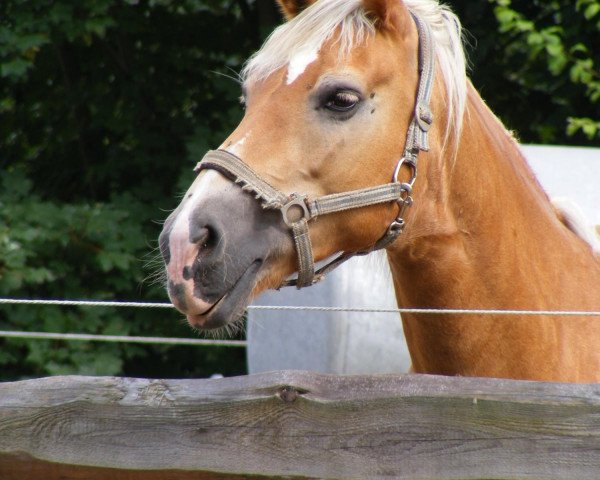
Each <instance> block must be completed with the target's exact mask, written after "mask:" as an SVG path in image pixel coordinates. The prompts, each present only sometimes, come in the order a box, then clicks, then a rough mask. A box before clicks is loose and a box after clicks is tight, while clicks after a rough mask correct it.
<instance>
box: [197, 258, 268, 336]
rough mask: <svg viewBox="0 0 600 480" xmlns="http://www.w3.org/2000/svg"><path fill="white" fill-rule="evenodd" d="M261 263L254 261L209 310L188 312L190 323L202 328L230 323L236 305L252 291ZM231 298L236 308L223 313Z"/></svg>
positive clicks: (217, 326) (235, 311)
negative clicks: (196, 312) (195, 312)
mask: <svg viewBox="0 0 600 480" xmlns="http://www.w3.org/2000/svg"><path fill="white" fill-rule="evenodd" d="M261 264H262V261H261V260H255V261H254V262H252V263H251V264H250V265H249V266H248V268H247V269H246V270H245V271H244V273H243V274H242V275H241V276H240V278H239V279H238V281H237V282H236V283H235V284H234V285H233V287H231V289H230V290H229V291H227V292H225V293H224V294H223V296H222V297H221V298H219V300H217V301H216V302H215V303H214V304H213V305H212V306H211V307H210V308H209V309H208V310H207V311H205V312H203V313H200V314H188V315H187V316H186V317H187V320H188V323H189V324H190V325H192V326H194V327H196V328H201V329H211V328H219V327H222V326H223V325H225V324H227V323H229V321H230V320H231V318H230V316H233V315H235V314H236V313H237V309H236V308H235V306H236V305H238V304H241V301H242V300H244V301H245V300H246V299H247V297H248V296H249V295H250V292H252V288H253V286H254V282H252V281H251V277H255V276H256V273H257V272H258V270H259V268H260V266H261ZM230 300H231V302H233V303H234V306H233V307H234V308H233V309H232V310H231V311H230V312H229V315H226V314H225V315H221V313H222V311H223V310H225V309H226V308H227V307H226V306H224V304H226V303H227V302H228V301H230ZM246 305H247V304H246ZM244 306H245V305H244Z"/></svg>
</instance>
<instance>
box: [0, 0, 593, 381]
mask: <svg viewBox="0 0 600 480" xmlns="http://www.w3.org/2000/svg"><path fill="white" fill-rule="evenodd" d="M446 3H448V4H449V5H451V6H452V7H453V8H454V10H455V11H456V13H457V14H458V15H459V17H460V19H461V20H462V22H463V25H464V27H465V29H466V31H467V33H466V41H467V51H468V55H469V59H470V72H469V75H470V77H471V79H472V81H473V83H474V84H475V86H476V87H477V88H478V89H479V91H480V92H481V94H482V96H483V97H484V99H486V101H487V102H488V104H489V105H490V107H491V108H492V109H493V110H494V112H495V113H496V114H497V115H498V116H499V117H500V118H501V119H502V120H503V122H504V123H505V124H506V125H507V127H508V128H509V129H511V130H514V131H515V132H516V135H517V137H518V138H519V139H520V140H521V141H522V142H526V143H537V144H561V145H580V146H599V145H600V108H599V105H600V49H598V46H599V45H600V0H576V1H572V0H571V1H567V0H557V1H531V0H515V1H510V0H480V1H477V2H473V1H472V0H471V1H459V0H455V1H448V2H446ZM280 22H281V17H280V15H279V12H278V9H277V8H276V6H275V5H274V3H272V1H271V0H139V1H137V0H77V1H75V0H2V2H0V297H2V298H53V299H97V300H138V301H153V302H156V301H161V302H164V301H168V299H167V296H166V293H165V292H164V289H163V286H162V284H161V280H160V276H159V275H157V272H160V270H161V264H160V262H159V260H158V253H157V251H156V247H157V237H158V234H159V233H160V229H161V222H162V221H163V220H164V219H165V218H166V216H167V215H168V213H169V211H170V210H172V209H173V208H175V207H176V205H177V204H178V203H179V199H180V197H181V195H182V194H183V193H184V191H185V190H186V188H187V187H188V186H189V184H190V183H191V181H192V179H193V176H194V175H193V173H192V168H193V167H194V165H195V164H196V162H197V161H198V160H200V159H201V157H202V155H203V154H204V152H205V151H206V150H208V149H209V148H214V147H215V146H218V145H219V144H220V143H221V141H222V140H223V139H224V137H225V136H226V134H227V132H229V131H230V130H231V129H232V128H233V127H234V126H235V125H236V124H237V122H238V121H239V120H240V118H241V116H242V109H241V107H240V105H239V101H238V97H239V95H240V88H239V85H238V84H237V81H236V76H237V72H239V71H240V69H241V67H242V65H243V62H244V61H245V59H246V58H247V57H248V56H249V55H250V54H251V53H252V52H253V51H255V50H256V49H258V48H259V47H260V45H261V43H262V41H263V40H264V39H265V38H266V36H267V35H268V33H269V32H270V31H271V30H272V29H273V28H274V26H276V25H277V24H278V23H280ZM0 330H11V331H47V332H78V333H92V334H114V335H151V336H168V337H177V336H180V337H194V338H196V337H197V334H196V333H194V332H192V331H191V330H190V329H189V327H187V325H185V323H184V321H183V320H182V316H181V315H179V314H178V313H176V312H175V311H171V310H168V309H156V310H154V309H116V308H110V307H108V308H107V307H104V308H89V307H52V306H45V307H43V306H31V305H0ZM243 335H244V334H243V333H242V334H240V337H239V338H243ZM215 372H218V373H221V374H224V375H234V374H245V373H246V354H245V351H244V349H243V348H227V347H206V348H205V347H191V346H190V347H184V346H167V345H148V346H145V345H144V346H143V345H136V344H126V343H125V344H122V343H121V344H117V343H95V342H67V341H64V340H26V339H17V338H0V380H16V379H21V378H29V377H39V376H45V375H55V374H90V375H128V376H143V377H163V378H169V377H178V378H186V377H204V376H208V375H211V374H213V373H215Z"/></svg>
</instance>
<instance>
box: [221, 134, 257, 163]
mask: <svg viewBox="0 0 600 480" xmlns="http://www.w3.org/2000/svg"><path fill="white" fill-rule="evenodd" d="M249 136H250V132H248V133H246V135H244V136H243V137H242V138H240V139H239V140H238V141H237V142H235V143H234V144H232V145H229V146H228V147H226V146H225V144H223V145H221V146H220V147H219V149H221V150H226V151H227V152H229V153H233V154H234V155H236V156H238V157H242V156H243V155H242V153H241V150H242V147H243V146H244V143H246V139H247V138H248V137H249Z"/></svg>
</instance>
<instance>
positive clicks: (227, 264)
mask: <svg viewBox="0 0 600 480" xmlns="http://www.w3.org/2000/svg"><path fill="white" fill-rule="evenodd" d="M159 244H160V250H161V254H162V257H163V260H164V262H165V265H166V270H167V277H168V282H167V289H168V293H169V297H170V299H171V301H172V302H173V304H174V305H175V307H176V308H177V309H178V310H179V311H180V312H182V313H184V314H185V315H186V317H187V320H188V323H189V324H190V325H191V326H193V327H196V328H200V329H214V328H219V327H222V326H224V325H226V324H227V323H230V322H232V321H235V320H237V319H239V318H240V317H241V316H242V315H243V313H244V310H245V308H246V306H247V305H248V303H249V302H250V300H251V296H252V293H253V290H254V289H255V287H256V284H257V282H258V281H259V280H260V279H261V276H262V275H261V274H262V270H263V267H264V265H265V263H268V261H269V260H270V259H272V258H275V257H277V256H278V253H281V252H284V251H286V250H287V251H288V252H292V251H293V245H292V242H291V240H290V238H289V234H288V233H287V230H286V229H285V225H284V224H283V222H282V220H281V216H280V215H278V214H277V213H276V212H273V211H265V210H263V209H262V208H261V207H260V205H259V204H258V203H257V202H256V200H255V199H254V198H253V196H252V195H250V194H249V193H247V192H244V191H243V190H242V189H241V188H239V186H238V185H236V184H234V183H232V182H230V181H229V180H226V179H224V178H223V177H222V176H221V175H220V174H219V173H217V172H214V171H213V172H205V173H203V174H201V175H199V177H198V179H197V180H196V181H195V182H194V184H192V186H191V187H190V190H189V191H188V192H187V194H186V196H185V198H184V200H183V201H182V202H181V204H180V205H179V207H178V208H177V209H176V210H175V211H174V212H173V213H172V214H171V215H170V216H169V217H168V218H167V220H166V222H165V225H164V227H163V231H162V233H161V234H160V237H159ZM289 254H290V255H291V253H289Z"/></svg>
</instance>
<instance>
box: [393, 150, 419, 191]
mask: <svg viewBox="0 0 600 480" xmlns="http://www.w3.org/2000/svg"><path fill="white" fill-rule="evenodd" d="M403 165H406V166H407V167H409V168H410V179H409V180H408V182H405V183H403V185H408V186H409V187H410V188H411V190H412V186H413V184H414V183H415V180H416V179H417V161H416V158H412V157H410V156H408V155H405V156H404V157H402V158H401V159H400V160H399V161H398V164H397V165H396V168H395V169H394V175H393V176H392V181H393V182H394V183H398V181H399V180H398V175H399V174H400V169H401V168H402V166H403Z"/></svg>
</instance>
